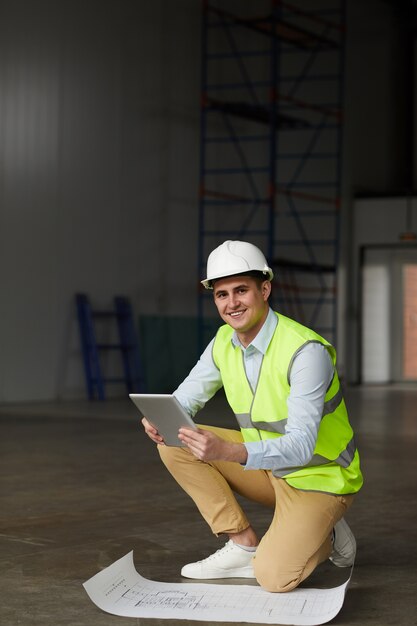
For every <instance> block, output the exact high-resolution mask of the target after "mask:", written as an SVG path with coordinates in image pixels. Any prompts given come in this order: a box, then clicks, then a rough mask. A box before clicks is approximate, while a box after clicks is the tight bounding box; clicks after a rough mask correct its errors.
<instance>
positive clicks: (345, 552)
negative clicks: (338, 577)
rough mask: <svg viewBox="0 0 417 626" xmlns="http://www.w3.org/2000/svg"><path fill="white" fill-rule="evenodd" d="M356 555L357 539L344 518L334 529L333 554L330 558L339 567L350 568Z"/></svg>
mask: <svg viewBox="0 0 417 626" xmlns="http://www.w3.org/2000/svg"><path fill="white" fill-rule="evenodd" d="M355 555H356V541H355V537H354V536H353V533H352V531H351V530H350V528H349V526H348V524H347V522H345V520H344V519H343V518H342V519H341V520H339V521H338V522H337V524H336V525H335V527H334V542H333V552H332V553H331V555H330V557H329V558H330V560H331V561H332V563H334V564H335V565H337V567H350V566H351V565H353V562H354V560H355Z"/></svg>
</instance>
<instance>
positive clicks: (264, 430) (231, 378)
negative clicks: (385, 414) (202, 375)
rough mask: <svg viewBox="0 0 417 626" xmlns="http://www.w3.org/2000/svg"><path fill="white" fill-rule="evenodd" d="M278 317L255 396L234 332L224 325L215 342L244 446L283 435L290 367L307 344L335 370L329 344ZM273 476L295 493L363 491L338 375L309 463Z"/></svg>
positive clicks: (277, 471)
mask: <svg viewBox="0 0 417 626" xmlns="http://www.w3.org/2000/svg"><path fill="white" fill-rule="evenodd" d="M276 315H277V317H278V324H277V327H276V329H275V332H274V335H273V337H272V339H271V342H270V344H269V346H268V348H267V351H266V353H265V355H264V357H263V360H262V366H261V370H260V375H259V380H258V383H257V387H256V390H255V393H253V391H252V389H251V387H250V384H249V382H248V380H247V377H246V373H245V369H244V363H243V353H242V350H241V349H240V347H239V346H237V347H235V346H234V345H233V344H232V341H231V340H232V335H233V329H232V328H231V327H230V326H228V325H227V324H226V325H224V326H221V327H220V328H219V330H218V332H217V335H216V338H215V341H214V346H213V359H214V362H215V364H216V366H217V367H218V368H219V370H220V373H221V377H222V381H223V386H224V390H225V393H226V397H227V400H228V402H229V404H230V406H231V408H232V410H233V412H234V413H235V415H236V419H237V421H238V423H239V426H240V429H241V432H242V435H243V439H244V441H245V442H249V441H259V440H260V439H272V438H274V437H282V435H284V434H285V426H286V423H287V416H288V407H287V399H288V396H289V393H290V371H291V366H292V363H293V360H294V358H295V357H296V356H297V354H298V352H299V351H300V350H301V348H302V347H303V346H305V345H306V344H307V343H310V342H316V343H320V344H322V345H324V346H325V347H326V348H327V350H328V352H329V354H330V357H331V359H332V361H333V365H336V350H335V349H334V348H333V346H332V345H330V344H329V342H328V341H326V340H325V339H323V337H320V335H318V334H317V333H315V332H314V331H313V330H311V329H309V328H306V327H305V326H302V325H301V324H299V323H298V322H295V321H294V320H291V319H289V318H288V317H285V316H284V315H281V314H278V313H276ZM272 473H273V474H274V476H276V477H278V478H284V479H285V480H286V481H287V482H288V484H289V485H291V486H292V487H295V488H296V489H303V490H311V491H323V492H326V493H332V494H351V493H356V492H357V491H359V489H360V488H361V486H362V483H363V479H362V474H361V470H360V463H359V453H358V451H357V449H356V445H355V440H354V436H353V430H352V427H351V425H350V423H349V418H348V414H347V410H346V406H345V402H344V400H343V394H342V391H341V388H340V382H339V378H338V375H337V372H336V369H335V373H334V376H333V380H332V382H331V385H330V387H329V389H328V390H327V393H326V396H325V399H324V407H323V414H322V418H321V422H320V427H319V431H318V436H317V442H316V446H315V449H314V453H313V457H312V459H311V460H310V462H309V463H308V464H307V465H305V466H302V467H294V468H286V469H274V470H272Z"/></svg>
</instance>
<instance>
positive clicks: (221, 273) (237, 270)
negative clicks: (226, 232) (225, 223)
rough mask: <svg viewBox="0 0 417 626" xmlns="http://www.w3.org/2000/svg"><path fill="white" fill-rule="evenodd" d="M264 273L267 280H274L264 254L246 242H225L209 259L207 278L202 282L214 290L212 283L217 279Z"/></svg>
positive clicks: (207, 287)
mask: <svg viewBox="0 0 417 626" xmlns="http://www.w3.org/2000/svg"><path fill="white" fill-rule="evenodd" d="M253 271H256V272H262V273H263V274H265V280H272V278H273V277H274V273H273V271H272V270H271V268H270V267H268V263H267V262H266V259H265V257H264V255H263V254H262V252H261V251H260V250H259V248H257V247H256V246H254V245H253V244H252V243H248V242H246V241H225V242H223V243H222V244H221V245H220V246H218V248H215V249H214V250H213V251H212V252H211V253H210V255H209V257H208V259H207V278H206V279H205V280H202V281H201V282H202V284H203V285H204V287H205V288H206V289H212V288H213V286H212V281H213V280H216V279H217V278H225V277H226V276H234V275H235V274H245V273H247V272H253Z"/></svg>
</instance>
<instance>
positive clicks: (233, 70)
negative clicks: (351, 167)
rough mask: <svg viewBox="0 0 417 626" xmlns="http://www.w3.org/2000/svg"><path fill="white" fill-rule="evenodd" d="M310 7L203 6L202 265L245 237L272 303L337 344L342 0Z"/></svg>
mask: <svg viewBox="0 0 417 626" xmlns="http://www.w3.org/2000/svg"><path fill="white" fill-rule="evenodd" d="M325 1H326V0H325ZM255 4H256V8H255ZM308 4H309V8H308V9H306V8H305V5H306V3H305V2H302V1H301V0H298V1H297V0H294V1H293V2H292V3H291V4H290V3H287V2H284V1H281V0H265V2H264V3H262V2H256V3H253V2H242V1H241V2H234V1H233V0H222V1H221V2H220V0H204V2H203V20H202V22H203V25H202V70H201V74H202V95H201V142H200V164H201V169H200V203H199V272H200V275H201V274H202V273H203V272H204V267H205V262H206V259H207V255H208V253H209V252H210V251H211V250H212V249H213V248H214V247H216V245H218V244H219V243H221V242H222V241H224V240H225V239H244V240H247V241H251V242H252V243H254V244H255V245H258V246H259V247H260V248H261V249H262V250H263V251H264V252H265V255H266V256H267V258H268V260H269V261H270V263H271V264H272V266H273V269H274V272H275V273H276V276H277V278H276V279H275V280H274V286H273V301H272V304H273V306H275V307H276V308H278V310H279V311H281V312H282V313H284V314H286V315H289V316H290V317H293V318H295V319H297V320H298V321H300V322H302V323H304V324H306V325H308V326H310V327H312V328H314V329H315V330H316V331H317V332H319V333H321V334H323V335H324V336H325V337H326V338H327V339H329V341H331V342H333V343H335V342H336V319H337V315H336V296H337V285H336V278H337V274H336V270H337V265H338V250H339V245H338V241H339V213H340V195H341V193H340V187H341V158H342V119H343V118H342V102H343V59H344V15H345V10H344V9H345V7H344V0H327V6H326V7H324V8H323V7H322V6H320V3H319V2H315V1H313V0H312V1H311V2H309V3H308ZM236 7H237V9H238V11H234V10H233V8H235V9H236ZM229 9H230V10H229ZM254 9H255V10H256V11H258V15H257V16H254V15H253V11H254ZM209 295H210V294H208V293H205V292H204V290H201V291H200V292H199V296H198V315H199V327H200V347H202V346H204V345H205V343H206V342H207V340H208V339H209V337H208V331H210V333H212V329H213V324H212V323H210V316H212V315H213V312H212V308H209V307H208V306H207V305H208V302H209Z"/></svg>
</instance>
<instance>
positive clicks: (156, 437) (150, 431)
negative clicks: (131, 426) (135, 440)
mask: <svg viewBox="0 0 417 626" xmlns="http://www.w3.org/2000/svg"><path fill="white" fill-rule="evenodd" d="M142 424H143V428H144V429H145V433H146V434H147V435H148V437H149V438H150V439H152V441H153V442H154V443H158V444H159V445H162V446H164V445H165V443H164V440H163V438H162V437H161V435H160V434H159V433H158V431H157V430H156V428H155V426H152V424H151V423H150V422H148V420H147V419H146V417H144V418H142Z"/></svg>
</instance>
